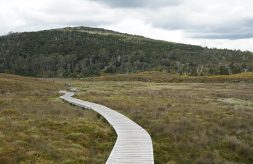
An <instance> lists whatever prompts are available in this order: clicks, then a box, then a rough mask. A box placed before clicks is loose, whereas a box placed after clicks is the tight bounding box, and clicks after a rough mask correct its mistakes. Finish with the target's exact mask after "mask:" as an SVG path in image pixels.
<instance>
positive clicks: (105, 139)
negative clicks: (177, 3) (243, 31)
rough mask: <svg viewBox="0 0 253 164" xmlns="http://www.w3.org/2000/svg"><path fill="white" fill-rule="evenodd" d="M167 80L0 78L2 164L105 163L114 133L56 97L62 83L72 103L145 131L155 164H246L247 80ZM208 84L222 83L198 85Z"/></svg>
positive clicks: (249, 147) (250, 147)
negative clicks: (90, 105) (97, 107)
mask: <svg viewBox="0 0 253 164" xmlns="http://www.w3.org/2000/svg"><path fill="white" fill-rule="evenodd" d="M143 74H145V75H143ZM127 76H128V78H126V77H127ZM136 77H137V78H136ZM171 77H172V76H168V74H165V73H161V74H157V73H155V72H150V73H139V74H131V75H130V76H129V75H116V76H115V77H113V76H104V77H99V78H89V79H83V80H73V79H56V80H55V81H54V83H53V82H52V80H51V79H41V80H38V79H32V78H22V77H17V76H10V75H4V74H2V75H0V92H1V95H0V163H3V162H5V163H13V162H21V163H22V162H23V163H36V162H37V163H50V162H51V163H57V162H58V163H64V162H65V163H82V162H83V163H104V161H105V160H106V158H107V157H108V155H109V153H110V151H111V149H112V146H113V143H114V141H115V134H114V132H113V130H112V129H111V128H110V126H109V125H108V124H107V123H106V122H105V121H104V120H103V119H102V118H101V117H99V116H98V115H96V114H95V113H94V112H92V111H87V110H81V109H80V108H76V107H72V106H70V105H68V104H66V103H64V102H62V101H60V100H59V99H58V98H57V97H58V90H60V89H62V88H64V83H66V82H67V83H69V84H71V86H73V87H78V92H77V96H76V97H78V98H80V99H83V100H88V101H92V102H96V103H100V104H103V105H106V106H108V107H111V108H112V109H114V110H117V111H119V112H121V113H123V114H125V115H126V116H128V117H130V118H131V119H133V120H134V121H136V122H137V123H138V124H140V125H141V126H142V127H144V128H145V129H146V130H147V131H148V132H149V133H150V134H151V136H152V139H153V144H154V154H155V162H156V163H157V164H164V163H180V164H181V163H246V164H247V163H249V164H250V163H252V162H253V156H252V154H253V137H252V136H253V83H252V82H251V80H252V75H251V74H238V75H233V77H231V76H228V77H227V79H226V77H225V76H218V77H199V79H197V78H196V77H195V79H194V81H193V80H189V81H188V82H190V83H186V81H181V80H180V83H171V82H170V83H169V82H168V81H170V80H166V79H170V78H171ZM173 77H174V80H175V79H178V77H175V76H173ZM179 78H189V79H190V78H192V77H179ZM207 78H209V79H210V78H213V79H222V80H221V81H219V83H218V82H217V80H216V83H214V82H210V81H209V82H208V83H204V82H207V81H208V80H206V79H207ZM161 79H163V80H161ZM202 79H205V80H202ZM231 79H232V80H231ZM196 81H197V82H198V83H196ZM226 81H227V82H229V83H226ZM239 81H243V82H240V83H239ZM199 82H202V83H199ZM235 82H236V83H235ZM14 100H15V101H14ZM111 136H114V137H111Z"/></svg>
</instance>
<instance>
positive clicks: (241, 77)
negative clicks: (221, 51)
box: [85, 71, 253, 83]
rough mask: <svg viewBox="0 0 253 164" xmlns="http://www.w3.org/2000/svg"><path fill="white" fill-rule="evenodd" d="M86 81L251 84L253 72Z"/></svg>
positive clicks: (141, 75)
mask: <svg viewBox="0 0 253 164" xmlns="http://www.w3.org/2000/svg"><path fill="white" fill-rule="evenodd" d="M85 80H87V81H143V82H177V83H178V82H187V83H188V82H191V83H207V82H209V83H212V82H253V72H246V73H240V74H232V75H217V76H184V75H177V74H170V73H166V72H157V71H149V72H139V73H130V74H128V75H127V74H117V75H110V74H104V75H102V76H100V77H90V78H86V79H85Z"/></svg>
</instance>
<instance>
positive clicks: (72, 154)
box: [0, 74, 115, 164]
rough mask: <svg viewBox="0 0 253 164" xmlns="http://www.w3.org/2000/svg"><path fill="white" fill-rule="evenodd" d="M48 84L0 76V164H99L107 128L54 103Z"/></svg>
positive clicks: (109, 138)
mask: <svg viewBox="0 0 253 164" xmlns="http://www.w3.org/2000/svg"><path fill="white" fill-rule="evenodd" d="M60 89H64V86H63V85H61V84H56V83H54V82H53V80H39V79H34V78H24V77H20V76H13V75H6V74H0V93H1V94H0V163H6V164H12V163H43V164H44V163H104V162H105V160H106V159H107V156H108V155H109V153H110V150H111V148H112V146H113V144H114V140H115V134H114V132H113V130H112V129H111V127H110V126H109V125H108V124H107V123H106V122H105V121H104V120H103V119H102V118H101V117H99V116H98V115H97V114H95V113H94V112H92V111H88V110H82V109H80V108H78V107H73V106H70V105H68V104H67V103H65V102H62V101H61V100H60V99H59V98H58V96H59V95H58V91H59V90H60Z"/></svg>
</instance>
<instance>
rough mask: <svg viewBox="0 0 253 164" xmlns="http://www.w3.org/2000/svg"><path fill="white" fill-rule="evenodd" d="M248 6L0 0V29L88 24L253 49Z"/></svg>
mask: <svg viewBox="0 0 253 164" xmlns="http://www.w3.org/2000/svg"><path fill="white" fill-rule="evenodd" d="M252 7H253V0H0V35H4V34H7V33H8V32H10V31H18V32H20V31H36V30H42V29H51V28H59V27H66V26H92V27H103V28H106V29H111V30H115V31H120V32H125V33H130V34H138V35H143V36H146V37H150V38H154V39H161V40H168V41H174V42H181V43H188V44H197V45H202V46H208V47H218V48H229V49H241V50H250V51H253V10H252Z"/></svg>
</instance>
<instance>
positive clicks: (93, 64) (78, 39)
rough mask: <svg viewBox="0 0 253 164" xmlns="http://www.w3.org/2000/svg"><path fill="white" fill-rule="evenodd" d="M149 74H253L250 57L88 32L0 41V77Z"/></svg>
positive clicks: (52, 32)
mask: <svg viewBox="0 0 253 164" xmlns="http://www.w3.org/2000/svg"><path fill="white" fill-rule="evenodd" d="M149 70H157V71H166V72H170V73H177V74H182V75H192V76H198V75H226V74H235V73H240V72H247V71H253V54H252V53H251V52H249V51H245V52H243V51H239V50H227V49H208V48H204V47H200V46H193V45H186V44H179V43H172V42H165V41H157V40H152V39H148V38H144V37H141V36H135V35H128V34H120V33H116V32H112V31H107V30H103V29H92V28H86V27H79V28H64V29H56V30H48V31H39V32H26V33H10V34H8V35H6V36H2V37H0V72H5V73H13V74H19V75H25V76H35V77H87V76H98V75H100V74H101V73H103V72H104V73H130V72H140V71H149Z"/></svg>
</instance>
